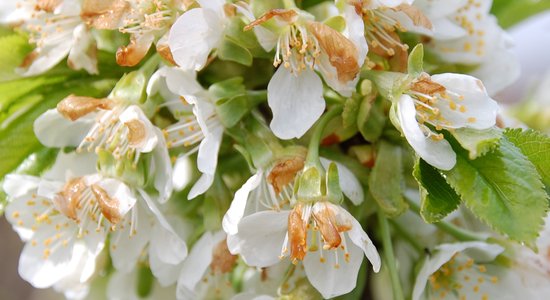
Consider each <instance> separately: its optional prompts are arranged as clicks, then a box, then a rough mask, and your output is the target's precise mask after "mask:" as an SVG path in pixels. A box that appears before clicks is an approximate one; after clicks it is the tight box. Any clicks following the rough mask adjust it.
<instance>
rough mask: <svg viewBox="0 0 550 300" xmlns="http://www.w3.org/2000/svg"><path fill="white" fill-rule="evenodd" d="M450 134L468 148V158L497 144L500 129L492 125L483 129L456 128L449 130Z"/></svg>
mask: <svg viewBox="0 0 550 300" xmlns="http://www.w3.org/2000/svg"><path fill="white" fill-rule="evenodd" d="M451 134H452V135H453V137H454V138H455V139H456V140H457V141H458V143H459V144H460V146H462V148H464V149H466V150H468V152H469V157H470V159H476V158H478V157H480V156H483V155H485V154H486V153H487V152H489V151H491V150H492V149H494V148H495V147H496V146H497V145H498V142H499V141H500V138H501V137H502V130H500V129H498V128H494V127H493V128H488V129H485V130H476V129H471V128H458V129H455V130H453V131H451Z"/></svg>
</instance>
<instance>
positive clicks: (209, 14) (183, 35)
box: [168, 8, 223, 71]
mask: <svg viewBox="0 0 550 300" xmlns="http://www.w3.org/2000/svg"><path fill="white" fill-rule="evenodd" d="M222 37H223V22H222V20H221V19H220V16H219V15H218V14H217V13H216V12H214V11H212V10H210V9H205V8H195V9H191V10H189V11H187V12H185V13H184V14H183V15H182V16H181V17H179V18H178V19H177V21H176V22H175V23H174V25H172V29H170V36H169V41H168V43H169V45H170V50H171V51H172V56H173V57H174V60H175V61H176V63H177V64H178V65H179V66H180V67H181V68H182V69H184V70H197V71H198V70H200V69H202V68H203V67H204V65H205V64H206V60H207V58H208V55H209V54H210V51H212V49H213V48H214V47H215V46H216V45H217V44H218V43H219V42H220V41H221V38H222Z"/></svg>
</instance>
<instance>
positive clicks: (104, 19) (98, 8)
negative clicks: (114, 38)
mask: <svg viewBox="0 0 550 300" xmlns="http://www.w3.org/2000/svg"><path fill="white" fill-rule="evenodd" d="M129 12H130V3H129V2H128V1H126V0H84V3H83V4H82V11H81V13H80V17H81V18H82V20H84V22H86V24H88V26H90V27H94V28H96V29H107V30H113V29H118V28H119V27H120V26H121V25H123V18H124V16H125V15H126V14H127V13H129Z"/></svg>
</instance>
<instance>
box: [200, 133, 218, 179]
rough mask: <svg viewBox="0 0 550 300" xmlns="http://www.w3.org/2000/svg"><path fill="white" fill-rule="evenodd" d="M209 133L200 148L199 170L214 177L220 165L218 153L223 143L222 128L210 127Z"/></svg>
mask: <svg viewBox="0 0 550 300" xmlns="http://www.w3.org/2000/svg"><path fill="white" fill-rule="evenodd" d="M208 130H209V131H208V132H207V134H206V136H205V137H204V139H203V140H202V141H201V144H200V146H199V152H198V155H197V168H198V169H199V171H201V172H202V173H205V174H209V175H214V173H215V172H216V166H217V164H218V152H219V151H220V146H221V143H222V137H223V131H224V128H223V127H222V126H215V127H213V128H212V127H209V128H208Z"/></svg>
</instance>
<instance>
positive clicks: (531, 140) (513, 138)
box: [504, 129, 550, 189]
mask: <svg viewBox="0 0 550 300" xmlns="http://www.w3.org/2000/svg"><path fill="white" fill-rule="evenodd" d="M504 135H505V136H506V138H508V140H509V141H510V142H512V143H513V144H514V145H515V146H516V147H518V148H519V149H520V150H521V152H522V153H523V154H524V155H525V156H527V158H528V159H529V160H530V161H531V163H533V165H535V167H536V168H537V171H538V172H539V175H540V176H541V178H542V182H544V184H545V185H546V188H547V189H548V188H550V137H548V136H547V135H545V134H544V133H541V132H538V131H536V130H532V129H528V130H525V131H524V130H522V129H508V130H506V131H505V132H504Z"/></svg>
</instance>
